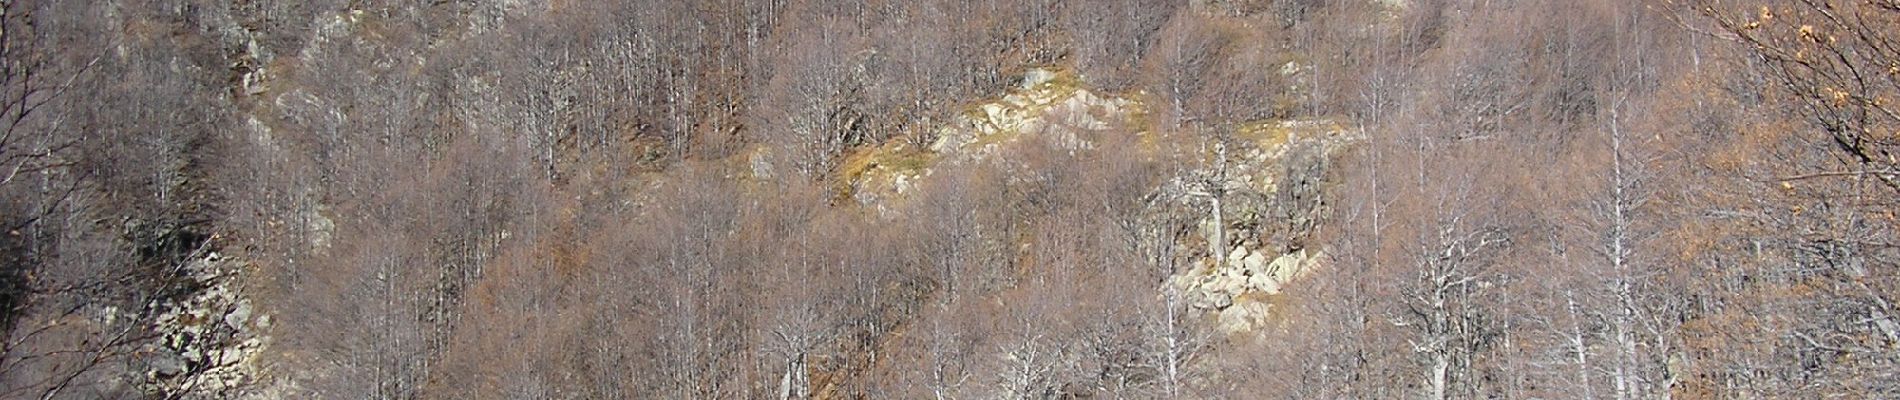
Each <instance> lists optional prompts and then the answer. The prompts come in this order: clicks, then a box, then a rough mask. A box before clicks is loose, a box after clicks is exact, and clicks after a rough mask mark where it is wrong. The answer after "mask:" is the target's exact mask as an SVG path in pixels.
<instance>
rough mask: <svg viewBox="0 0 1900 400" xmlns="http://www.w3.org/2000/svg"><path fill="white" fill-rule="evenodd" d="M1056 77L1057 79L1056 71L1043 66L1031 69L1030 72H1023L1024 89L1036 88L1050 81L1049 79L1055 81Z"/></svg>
mask: <svg viewBox="0 0 1900 400" xmlns="http://www.w3.org/2000/svg"><path fill="white" fill-rule="evenodd" d="M1055 79H1056V73H1055V71H1050V70H1046V69H1042V68H1036V69H1031V70H1029V72H1027V73H1024V74H1023V87H1022V88H1023V90H1029V89H1035V88H1036V86H1041V85H1042V84H1044V83H1049V81H1053V80H1055Z"/></svg>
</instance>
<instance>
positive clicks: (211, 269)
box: [144, 253, 270, 398]
mask: <svg viewBox="0 0 1900 400" xmlns="http://www.w3.org/2000/svg"><path fill="white" fill-rule="evenodd" d="M186 268H187V271H188V272H189V273H190V277H191V279H192V281H193V283H195V284H196V285H198V286H199V287H202V288H204V289H203V290H200V291H198V292H197V293H196V294H195V295H193V296H191V297H188V298H186V299H184V300H183V301H179V302H177V303H174V304H167V305H162V307H163V309H164V310H165V311H164V312H163V313H162V314H160V315H159V317H158V321H157V323H156V326H154V327H153V330H154V332H155V333H157V334H158V335H160V336H159V338H158V340H156V341H154V342H153V343H150V344H148V345H147V346H146V348H145V349H144V351H145V353H146V354H149V356H148V357H146V359H145V370H146V373H145V380H146V381H145V382H144V385H145V386H146V387H147V389H148V390H149V391H150V392H152V393H185V392H187V391H189V393H191V394H192V395H193V396H202V397H203V398H235V397H242V396H244V395H246V394H249V393H251V392H252V389H254V388H255V386H256V385H255V384H256V383H257V382H256V379H255V377H257V376H258V371H257V368H256V366H255V364H254V363H253V362H252V360H253V359H254V358H255V357H256V356H257V355H258V354H260V353H262V351H263V349H264V346H266V345H267V344H268V340H267V338H266V337H265V336H264V335H263V334H262V331H263V329H264V328H267V327H269V325H270V316H268V315H258V314H256V311H255V308H253V307H252V305H251V303H250V301H249V300H246V299H245V298H244V296H243V295H242V294H241V293H240V291H239V290H238V285H237V280H236V278H235V276H236V275H237V274H238V273H239V268H241V266H240V265H239V264H238V263H236V262H232V261H231V260H229V259H226V258H224V257H222V256H221V255H219V254H218V253H211V254H209V255H207V256H206V257H204V258H202V259H199V260H197V261H195V262H193V263H191V264H190V265H188V266H187V267H186Z"/></svg>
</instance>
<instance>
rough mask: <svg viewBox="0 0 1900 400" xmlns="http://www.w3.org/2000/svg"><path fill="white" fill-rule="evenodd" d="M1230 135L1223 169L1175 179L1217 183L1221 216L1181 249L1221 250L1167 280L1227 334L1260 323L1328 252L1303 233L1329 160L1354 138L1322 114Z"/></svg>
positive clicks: (1319, 212) (1320, 204)
mask: <svg viewBox="0 0 1900 400" xmlns="http://www.w3.org/2000/svg"><path fill="white" fill-rule="evenodd" d="M1234 136H1235V138H1236V141H1235V142H1236V143H1234V145H1233V147H1231V149H1232V150H1231V151H1229V152H1227V153H1226V154H1227V157H1228V159H1227V160H1226V162H1225V164H1226V166H1227V167H1226V169H1225V173H1224V174H1217V173H1216V172H1214V171H1196V172H1193V173H1190V176H1189V177H1186V178H1184V179H1182V180H1180V181H1177V184H1181V185H1186V184H1187V183H1185V182H1192V181H1195V180H1199V181H1209V182H1216V183H1210V184H1206V185H1204V186H1214V185H1216V184H1217V185H1219V189H1220V190H1219V192H1221V193H1222V195H1221V204H1222V205H1221V210H1220V214H1221V217H1222V218H1220V219H1218V221H1220V222H1219V223H1218V224H1216V222H1215V221H1217V220H1216V219H1215V218H1213V217H1212V216H1211V215H1210V216H1207V217H1203V218H1202V219H1201V221H1200V222H1199V223H1198V224H1197V226H1198V227H1199V235H1198V237H1197V239H1199V240H1201V241H1203V242H1205V243H1207V244H1208V246H1205V247H1203V246H1183V247H1184V248H1207V247H1213V248H1220V249H1226V250H1224V251H1220V252H1218V255H1216V254H1203V255H1202V256H1201V257H1203V258H1202V259H1201V260H1200V261H1199V262H1198V263H1197V264H1196V267H1195V268H1189V269H1188V270H1186V271H1180V272H1178V273H1177V274H1176V276H1175V278H1174V279H1172V280H1170V281H1169V282H1171V284H1173V285H1175V286H1176V287H1175V288H1176V289H1179V290H1181V291H1182V293H1185V294H1186V296H1187V297H1186V298H1187V299H1189V303H1190V305H1191V306H1192V307H1194V308H1196V309H1200V310H1202V311H1204V312H1207V313H1209V315H1210V316H1212V317H1213V319H1214V321H1215V323H1216V327H1218V328H1219V329H1220V330H1221V331H1222V332H1225V333H1228V334H1239V333H1244V332H1249V331H1254V330H1257V329H1259V328H1262V327H1264V323H1265V321H1266V320H1267V316H1268V315H1269V313H1270V312H1271V311H1272V310H1271V308H1272V307H1271V302H1272V300H1273V299H1274V298H1276V297H1277V296H1284V295H1292V293H1293V292H1294V291H1295V289H1294V288H1293V286H1294V284H1295V283H1297V281H1298V280H1299V279H1300V278H1301V277H1302V276H1305V275H1306V274H1309V273H1311V272H1312V271H1313V270H1315V269H1316V268H1317V265H1318V263H1320V262H1321V261H1322V260H1323V259H1324V258H1325V257H1324V256H1323V254H1322V253H1321V252H1319V251H1318V250H1317V249H1308V248H1306V242H1308V241H1309V240H1307V239H1306V237H1307V236H1310V234H1311V231H1312V228H1313V226H1315V224H1316V223H1317V220H1318V219H1319V218H1320V217H1321V216H1323V215H1324V214H1325V213H1326V204H1325V202H1324V199H1323V198H1322V197H1321V196H1320V191H1321V185H1322V184H1323V177H1324V174H1325V170H1324V167H1325V164H1326V162H1327V160H1329V159H1330V158H1331V157H1332V154H1333V153H1335V152H1336V151H1337V150H1338V149H1341V148H1344V147H1345V146H1347V145H1348V144H1350V143H1351V142H1352V141H1353V140H1355V138H1354V137H1353V136H1352V135H1348V134H1347V133H1346V132H1345V130H1344V129H1343V128H1342V127H1340V126H1339V125H1338V124H1335V123H1333V122H1330V121H1326V120H1286V121H1269V122H1262V123H1255V124H1249V125H1245V126H1242V127H1241V128H1240V130H1239V132H1236V134H1235V135H1234ZM1182 191H1186V190H1185V189H1184V190H1182ZM1208 191H1213V190H1208ZM1189 201H1191V200H1186V199H1184V200H1183V201H1182V202H1183V203H1185V202H1189ZM1203 201H1204V200H1203ZM1217 225H1218V226H1217ZM1216 242H1221V243H1216ZM1210 253H1212V252H1210Z"/></svg>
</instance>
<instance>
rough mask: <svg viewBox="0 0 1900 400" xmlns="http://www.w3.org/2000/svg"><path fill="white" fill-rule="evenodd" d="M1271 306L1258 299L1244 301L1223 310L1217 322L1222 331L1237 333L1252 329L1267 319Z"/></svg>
mask: <svg viewBox="0 0 1900 400" xmlns="http://www.w3.org/2000/svg"><path fill="white" fill-rule="evenodd" d="M1269 308H1270V306H1268V305H1267V304H1266V303H1261V302H1257V301H1242V302H1238V303H1235V304H1234V305H1233V306H1232V307H1227V308H1226V309H1223V310H1221V312H1220V315H1219V316H1218V317H1217V319H1216V322H1217V323H1219V326H1220V329H1221V331H1222V332H1225V333H1227V334H1230V335H1231V334H1236V333H1241V332H1248V331H1252V330H1253V329H1254V328H1255V327H1257V326H1259V323H1260V322H1261V321H1262V320H1265V319H1266V316H1267V312H1268V310H1269Z"/></svg>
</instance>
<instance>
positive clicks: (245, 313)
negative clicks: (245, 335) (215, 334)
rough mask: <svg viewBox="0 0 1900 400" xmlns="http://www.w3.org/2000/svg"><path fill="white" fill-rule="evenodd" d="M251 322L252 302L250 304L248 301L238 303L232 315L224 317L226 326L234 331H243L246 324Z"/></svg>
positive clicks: (232, 310)
mask: <svg viewBox="0 0 1900 400" xmlns="http://www.w3.org/2000/svg"><path fill="white" fill-rule="evenodd" d="M250 320H251V302H248V301H240V302H238V303H237V307H232V308H231V313H230V314H225V315H224V324H225V325H230V326H231V328H232V329H238V330H243V329H244V323H245V322H250Z"/></svg>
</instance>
